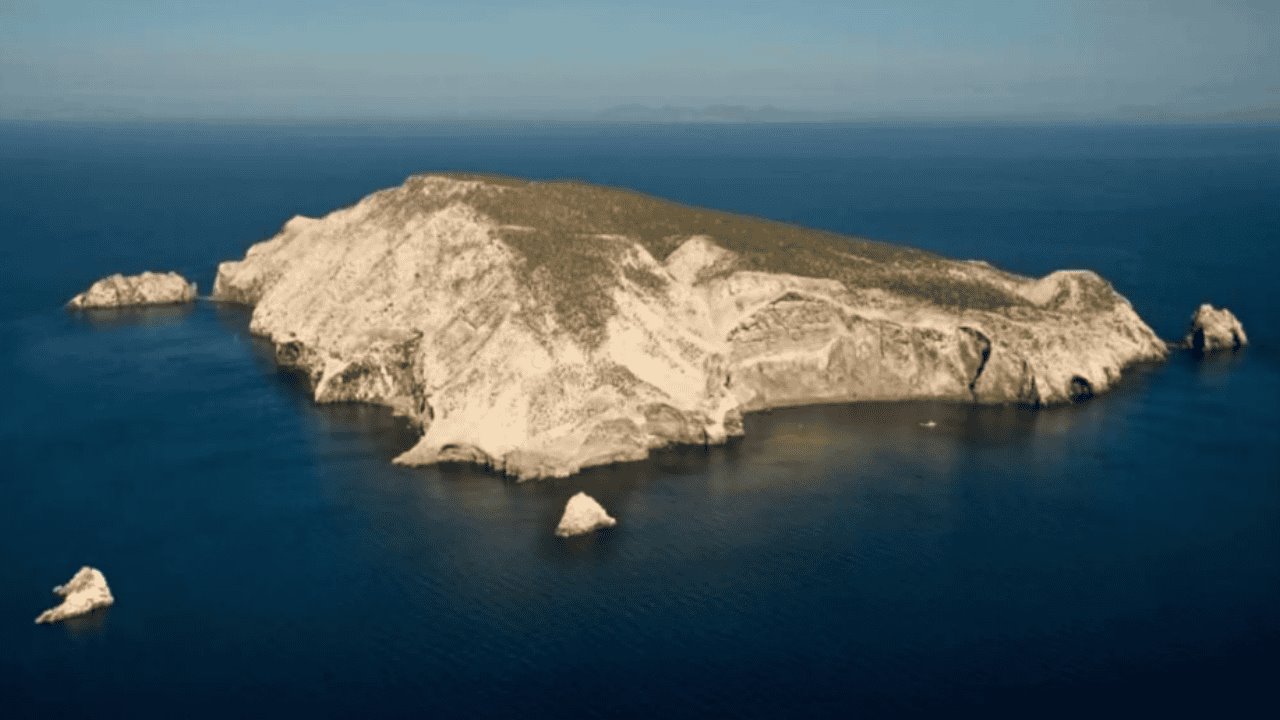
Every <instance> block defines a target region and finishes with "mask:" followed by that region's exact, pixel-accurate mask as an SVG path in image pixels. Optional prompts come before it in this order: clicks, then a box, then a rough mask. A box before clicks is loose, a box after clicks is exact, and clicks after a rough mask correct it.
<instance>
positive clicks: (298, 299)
mask: <svg viewBox="0 0 1280 720" xmlns="http://www.w3.org/2000/svg"><path fill="white" fill-rule="evenodd" d="M214 297H215V298H216V299H221V300H225V301H232V302H241V303H247V304H250V305H253V306H254V311H253V318H252V321H251V330H252V331H253V332H255V333H259V334H261V335H264V336H266V337H268V338H270V339H271V340H272V342H273V343H274V344H275V346H276V349H277V353H276V354H277V359H278V360H279V362H280V363H281V364H283V365H286V366H292V367H296V368H298V369H300V370H301V371H303V372H305V373H306V374H307V375H308V376H309V377H310V379H311V381H312V387H313V390H314V395H315V399H316V401H318V402H340V401H361V402H372V403H379V404H383V405H387V406H390V407H391V408H393V409H394V410H395V411H396V412H398V413H401V414H403V415H405V416H407V417H409V418H411V419H413V420H414V421H416V422H417V423H419V425H420V426H421V427H422V429H423V436H422V438H421V440H420V441H419V442H418V444H417V445H416V446H415V447H413V448H412V449H410V450H409V451H408V452H406V453H404V454H403V455H402V456H401V457H400V458H398V462H402V463H407V464H429V463H434V462H440V461H448V460H466V461H474V462H478V463H482V464H485V465H488V466H490V467H492V468H494V469H497V470H500V471H503V472H506V473H508V474H511V475H514V476H516V477H519V478H534V477H545V476H561V475H567V474H570V473H573V472H576V471H577V470H579V469H581V468H583V467H587V466H590V465H597V464H602V463H609V462H615V461H621V460H632V459H639V458H643V457H645V456H646V455H647V454H648V452H649V451H650V450H651V449H653V448H656V447H660V446H663V445H668V444H671V443H699V444H701V443H719V442H723V441H724V440H725V439H726V438H727V437H729V436H731V435H735V434H739V433H741V431H742V430H741V427H742V426H741V415H742V413H743V412H745V411H750V410H757V409H763V408H769V407H779V406H785V405H797V404H804V403H818V402H849V401H859V400H900V399H915V398H936V399H948V400H955V401H960V402H978V403H1015V402H1016V403H1026V404H1030V405H1036V406H1039V405H1047V404H1053V403H1062V402H1069V401H1071V400H1073V399H1082V398H1085V397H1088V396H1090V395H1092V394H1094V393H1098V392H1102V391H1105V390H1107V389H1108V388H1110V387H1111V386H1112V385H1113V384H1114V383H1115V382H1117V381H1118V380H1119V378H1120V375H1121V371H1122V370H1123V369H1124V368H1125V367H1126V366H1128V365H1130V364H1133V363H1135V362H1140V361H1147V360H1157V359H1160V358H1163V357H1164V355H1165V353H1166V350H1165V345H1164V343H1162V342H1161V341H1160V340H1159V339H1158V338H1157V337H1156V336H1155V334H1154V333H1153V332H1152V331H1151V329H1150V328H1148V327H1147V326H1146V324H1144V323H1143V322H1142V320H1141V319H1140V318H1139V317H1138V316H1137V314H1136V313H1134V311H1133V309H1132V308H1131V307H1130V305H1129V303H1128V302H1127V301H1126V300H1125V299H1124V298H1123V297H1121V296H1120V295H1119V294H1117V293H1116V292H1115V291H1114V290H1113V289H1112V288H1111V287H1110V286H1109V285H1108V284H1107V283H1106V282H1105V281H1103V280H1102V279H1101V278H1099V277H1098V276H1097V275H1095V274H1093V273H1091V272H1087V271H1066V272H1058V273H1053V274H1051V275H1049V276H1046V277H1044V278H1041V279H1039V280H1033V279H1029V278H1024V277H1020V276H1016V275H1012V274H1009V273H1005V272H1002V271H999V270H997V269H995V268H992V267H991V266H989V265H987V264H985V263H979V262H960V261H952V260H947V259H944V258H941V257H938V256H935V255H931V254H928V253H924V252H921V251H917V250H912V249H908V248H899V247H894V246H890V245H885V244H881V243H873V242H868V241H864V240H859V239H856V238H848V237H842V236H837V235H833V234H829V233H823V232H818V231H811V230H805V229H801V228H797V227H794V226H789V225H783V224H779V223H773V222H768V221H764V220H759V219H754V218H747V217H742V216H736V215H730V214H726V213H718V212H713V211H708V210H700V209H696V208H689V207H684V206H680V205H676V204H674V203H669V202H665V201H661V200H658V199H655V198H651V197H647V196H643V195H638V194H635V193H631V192H627V191H622V190H615V189H609V188H600V187H595V186H589V185H584V184H578V183H559V182H556V183H533V182H525V181H518V180H512V179H507V178H492V177H473V176H440V175H434V176H417V177H413V178H410V179H409V180H408V181H407V182H406V183H405V184H404V185H403V186H401V187H398V188H393V189H390V190H385V191H381V192H378V193H375V194H373V195H370V196H369V197H366V198H365V199H363V200H361V201H360V202H359V203H357V204H356V205H354V206H352V207H349V208H345V209H342V210H338V211H336V212H333V213H331V214H329V215H328V216H326V217H324V218H322V219H319V220H314V219H308V218H301V217H298V218H294V219H293V220H291V221H289V222H288V223H287V224H286V225H285V227H284V228H283V230H282V231H281V232H280V234H278V235H277V236H276V237H274V238H272V239H271V240H268V241H266V242H263V243H259V244H257V245H255V246H253V247H252V248H250V249H249V251H248V253H247V255H246V256H245V258H244V259H243V260H241V261H236V262H227V263H223V264H222V265H221V266H220V267H219V270H218V278H217V281H216V283H215V287H214Z"/></svg>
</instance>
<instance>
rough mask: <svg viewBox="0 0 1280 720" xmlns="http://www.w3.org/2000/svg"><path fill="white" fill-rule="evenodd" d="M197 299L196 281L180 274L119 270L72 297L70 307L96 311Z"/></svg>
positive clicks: (68, 306)
mask: <svg viewBox="0 0 1280 720" xmlns="http://www.w3.org/2000/svg"><path fill="white" fill-rule="evenodd" d="M195 299H196V284H195V283H193V282H190V281H189V280H187V279H186V278H184V277H182V276H181V275H179V274H178V273H174V272H168V273H155V272H144V273H140V274H138V275H121V274H119V273H117V274H115V275H110V276H108V277H104V278H102V279H101V280H99V281H97V282H95V283H94V284H93V285H90V286H89V289H88V290H85V291H84V292H82V293H80V294H79V295H76V296H75V297H73V298H71V301H70V302H68V303H67V308H68V309H71V310H92V309H101V308H123V307H139V306H143V305H177V304H181V303H189V302H192V301H193V300H195Z"/></svg>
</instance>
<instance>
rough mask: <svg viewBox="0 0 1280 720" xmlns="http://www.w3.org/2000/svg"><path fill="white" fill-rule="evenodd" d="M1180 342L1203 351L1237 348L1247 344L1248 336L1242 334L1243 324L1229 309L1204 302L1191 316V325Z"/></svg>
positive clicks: (1189, 347)
mask: <svg viewBox="0 0 1280 720" xmlns="http://www.w3.org/2000/svg"><path fill="white" fill-rule="evenodd" d="M1182 344H1183V346H1184V347H1186V348H1188V349H1191V350H1198V351H1200V352H1204V353H1210V352H1215V351H1217V350H1239V349H1240V348H1242V347H1244V346H1245V345H1248V344H1249V337H1248V336H1247V335H1245V334H1244V325H1241V324H1240V321H1239V320H1238V319H1236V316H1235V315H1233V314H1232V313H1231V311H1230V310H1228V309H1226V308H1221V309H1219V308H1215V307H1214V306H1212V305H1210V304H1209V303H1205V304H1203V305H1201V306H1200V307H1199V308H1198V309H1197V310H1196V312H1195V314H1194V315H1192V316H1191V325H1190V326H1189V327H1188V328H1187V336H1186V337H1185V338H1183V340H1182Z"/></svg>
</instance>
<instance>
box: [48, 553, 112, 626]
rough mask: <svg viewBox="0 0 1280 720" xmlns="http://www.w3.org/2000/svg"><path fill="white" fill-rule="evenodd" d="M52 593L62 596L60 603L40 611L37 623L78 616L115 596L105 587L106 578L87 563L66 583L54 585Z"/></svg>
mask: <svg viewBox="0 0 1280 720" xmlns="http://www.w3.org/2000/svg"><path fill="white" fill-rule="evenodd" d="M53 594H54V595H61V596H62V604H61V605H59V606H57V607H53V608H49V609H48V610H45V611H44V612H42V613H40V616H39V617H37V618H36V623H37V624H44V623H55V622H60V621H62V620H66V619H67V618H73V617H79V616H80V615H85V614H87V613H90V612H93V611H94V610H97V609H98V608H103V607H108V606H110V605H111V604H112V603H114V602H115V598H113V597H111V588H109V587H107V578H106V577H105V576H103V574H102V573H101V572H99V571H98V570H97V569H96V568H91V567H89V566H87V565H86V566H85V567H82V568H80V571H79V572H77V573H76V574H75V575H73V576H72V577H71V579H70V580H68V581H67V584H66V585H59V586H57V587H55V588H54V589H53Z"/></svg>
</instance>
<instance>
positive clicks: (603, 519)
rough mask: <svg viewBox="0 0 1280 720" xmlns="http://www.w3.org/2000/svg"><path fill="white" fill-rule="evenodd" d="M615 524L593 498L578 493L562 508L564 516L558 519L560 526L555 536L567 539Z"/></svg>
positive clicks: (614, 520)
mask: <svg viewBox="0 0 1280 720" xmlns="http://www.w3.org/2000/svg"><path fill="white" fill-rule="evenodd" d="M617 524H618V521H617V520H616V519H615V518H612V517H609V513H607V512H605V509H604V508H603V507H602V506H601V505H600V503H598V502H596V499H595V498H593V497H591V496H590V495H588V494H586V493H584V492H580V493H578V494H577V495H574V496H573V497H571V498H569V502H568V503H567V504H566V505H565V506H564V516H563V517H561V518H560V525H558V526H557V527H556V536H557V537H562V538H567V537H573V536H575V535H586V534H587V533H590V532H595V531H596V530H599V529H601V528H610V527H613V526H614V525H617Z"/></svg>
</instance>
